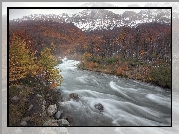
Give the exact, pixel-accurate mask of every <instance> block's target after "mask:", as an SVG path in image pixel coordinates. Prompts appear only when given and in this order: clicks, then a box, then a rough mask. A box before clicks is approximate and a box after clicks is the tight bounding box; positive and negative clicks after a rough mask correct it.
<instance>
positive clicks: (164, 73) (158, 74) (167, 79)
mask: <svg viewBox="0 0 179 134" xmlns="http://www.w3.org/2000/svg"><path fill="white" fill-rule="evenodd" d="M150 77H151V78H152V82H154V83H156V84H157V85H159V86H162V87H167V88H171V67H170V66H165V65H159V66H158V67H155V68H153V69H152V70H151V72H150Z"/></svg>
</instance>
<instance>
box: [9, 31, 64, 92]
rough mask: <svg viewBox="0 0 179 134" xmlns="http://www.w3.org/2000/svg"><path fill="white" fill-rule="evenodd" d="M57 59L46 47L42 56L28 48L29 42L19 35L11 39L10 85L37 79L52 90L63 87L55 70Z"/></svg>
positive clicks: (41, 53)
mask: <svg viewBox="0 0 179 134" xmlns="http://www.w3.org/2000/svg"><path fill="white" fill-rule="evenodd" d="M56 64H57V62H56V58H55V57H54V56H53V54H52V53H51V49H50V48H47V47H45V48H44V49H43V50H42V51H41V52H40V55H37V54H36V51H35V52H33V51H31V50H30V49H29V48H28V42H27V41H26V40H25V39H23V38H22V37H20V36H18V35H15V34H14V35H13V36H11V37H10V47H9V84H10V85H11V84H21V82H22V81H23V80H24V79H27V80H28V79H29V80H30V79H32V78H33V79H35V80H37V81H38V82H40V83H43V84H45V85H46V86H49V87H51V89H52V88H53V89H54V88H55V87H56V86H60V85H61V81H62V76H61V75H60V74H59V73H60V71H59V70H58V69H57V68H55V66H56Z"/></svg>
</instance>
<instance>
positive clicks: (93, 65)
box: [88, 62, 98, 69]
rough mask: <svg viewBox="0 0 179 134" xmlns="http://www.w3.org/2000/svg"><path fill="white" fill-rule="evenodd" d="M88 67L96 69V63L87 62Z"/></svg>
mask: <svg viewBox="0 0 179 134" xmlns="http://www.w3.org/2000/svg"><path fill="white" fill-rule="evenodd" d="M88 67H89V68H90V69H93V68H96V67H98V63H96V62H89V63H88Z"/></svg>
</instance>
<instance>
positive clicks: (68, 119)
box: [65, 115, 74, 123]
mask: <svg viewBox="0 0 179 134" xmlns="http://www.w3.org/2000/svg"><path fill="white" fill-rule="evenodd" d="M65 119H66V120H67V121H68V122H70V123H72V122H73V121H74V119H73V117H72V116H71V115H68V116H67V117H66V118H65Z"/></svg>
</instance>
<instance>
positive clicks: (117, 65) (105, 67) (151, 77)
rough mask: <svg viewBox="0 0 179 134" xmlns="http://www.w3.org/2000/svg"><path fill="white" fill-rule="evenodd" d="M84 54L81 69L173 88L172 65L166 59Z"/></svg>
mask: <svg viewBox="0 0 179 134" xmlns="http://www.w3.org/2000/svg"><path fill="white" fill-rule="evenodd" d="M120 57H121V56H119V55H115V56H112V57H109V56H108V57H107V56H106V57H103V58H102V57H101V56H92V54H90V53H87V52H86V53H85V54H84V55H83V58H82V59H83V62H81V64H80V65H79V68H81V69H87V70H91V71H99V72H104V73H108V74H113V75H116V76H120V77H125V78H130V79H134V80H140V81H143V82H149V83H152V84H155V85H158V86H161V87H164V88H171V65H170V64H169V63H166V62H165V61H156V62H150V63H146V62H144V61H142V60H139V59H137V58H120Z"/></svg>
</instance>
